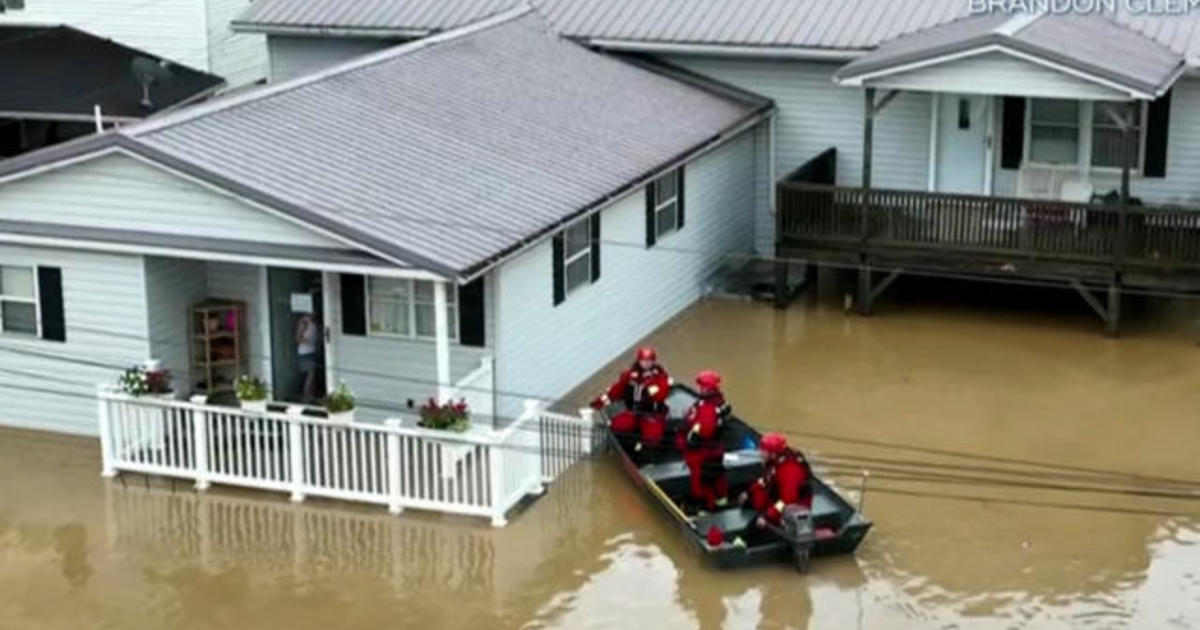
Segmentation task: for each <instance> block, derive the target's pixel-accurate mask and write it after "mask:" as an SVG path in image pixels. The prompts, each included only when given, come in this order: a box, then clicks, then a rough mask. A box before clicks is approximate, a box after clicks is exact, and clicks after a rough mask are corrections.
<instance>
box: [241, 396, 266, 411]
mask: <svg viewBox="0 0 1200 630" xmlns="http://www.w3.org/2000/svg"><path fill="white" fill-rule="evenodd" d="M238 402H240V403H241V404H242V409H243V410H244V411H253V412H255V413H266V412H267V400H266V399H265V398H264V399H262V400H241V401H238Z"/></svg>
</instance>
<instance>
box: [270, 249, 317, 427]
mask: <svg viewBox="0 0 1200 630" xmlns="http://www.w3.org/2000/svg"><path fill="white" fill-rule="evenodd" d="M267 285H268V291H269V293H270V296H271V390H272V397H273V398H274V399H275V400H283V401H288V402H298V403H315V402H316V401H318V400H320V399H321V398H323V397H324V396H325V365H324V364H325V333H324V329H325V322H324V321H322V319H323V313H324V309H323V304H322V302H323V297H324V296H323V295H322V294H321V286H322V284H321V273H320V272H318V271H307V270H302V269H276V268H271V269H268V270H267Z"/></svg>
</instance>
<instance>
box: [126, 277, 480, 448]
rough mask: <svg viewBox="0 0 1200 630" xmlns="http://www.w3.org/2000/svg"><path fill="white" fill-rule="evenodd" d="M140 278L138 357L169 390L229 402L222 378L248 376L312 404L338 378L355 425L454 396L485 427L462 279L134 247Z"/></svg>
mask: <svg viewBox="0 0 1200 630" xmlns="http://www.w3.org/2000/svg"><path fill="white" fill-rule="evenodd" d="M144 275H145V282H146V304H147V310H148V312H147V322H148V331H149V344H148V345H149V352H150V357H151V358H152V359H154V360H156V361H158V362H159V363H161V364H162V365H163V367H165V368H166V369H168V370H169V371H170V373H171V374H172V377H173V384H174V388H175V396H176V397H177V398H179V399H189V400H190V399H195V400H202V401H204V402H206V403H211V404H217V405H231V406H236V405H237V404H238V401H237V399H236V396H235V394H234V387H233V386H234V383H235V381H236V380H237V378H238V377H240V376H243V375H249V376H252V377H256V378H259V379H262V380H263V381H264V382H265V383H266V384H267V387H268V389H269V390H270V397H269V400H270V401H272V402H273V403H279V404H281V405H283V404H298V405H304V406H308V407H312V408H318V407H320V405H321V403H322V401H323V400H324V399H325V397H326V395H327V394H328V393H329V392H330V391H331V390H332V389H333V388H335V387H336V386H337V385H338V384H340V383H345V384H346V385H347V386H348V387H349V388H350V390H351V391H353V392H354V394H355V396H356V398H357V399H358V406H357V409H356V421H359V422H369V423H374V424H380V423H382V422H383V420H384V419H385V418H387V417H389V416H393V415H397V414H400V413H407V414H409V415H413V414H415V411H416V407H417V406H419V405H420V404H422V403H423V402H425V401H426V400H428V399H430V398H436V399H439V400H449V399H451V398H453V399H455V400H457V399H460V398H466V399H469V400H468V402H469V405H470V409H471V412H472V420H473V423H474V424H477V425H481V426H485V427H486V428H491V426H492V425H493V422H494V417H493V415H494V413H493V409H494V403H493V392H492V390H493V380H492V363H493V359H492V355H491V349H490V347H489V346H488V344H486V343H485V342H484V340H483V339H482V338H479V337H472V334H473V333H472V332H471V331H467V333H466V335H465V336H464V335H463V327H464V326H466V327H468V328H469V327H470V326H472V325H474V324H472V323H471V322H468V321H465V320H467V319H469V318H471V317H473V315H471V314H470V313H468V312H467V311H472V312H477V313H480V314H481V313H482V312H483V310H484V309H485V308H486V305H485V304H483V299H484V297H485V296H483V295H482V293H480V294H479V295H469V294H470V292H471V290H472V289H471V288H470V287H468V288H467V289H464V290H461V291H460V288H459V287H458V285H457V284H453V283H448V282H445V281H441V280H439V279H436V278H433V277H432V276H430V275H429V274H425V273H423V272H414V271H411V270H397V269H388V268H386V267H382V266H362V265H360V266H354V265H349V264H337V263H335V262H333V261H320V260H310V261H288V260H283V259H279V258H275V259H263V260H247V259H244V258H243V259H234V260H231V259H208V260H204V259H200V258H184V257H168V256H157V255H155V256H146V257H145V258H144ZM464 298H465V299H464ZM460 299H464V300H463V301H465V302H467V304H464V305H463V306H460ZM473 300H474V301H477V302H478V305H477V306H472V305H471V304H470V302H472V301H473ZM460 314H461V315H460Z"/></svg>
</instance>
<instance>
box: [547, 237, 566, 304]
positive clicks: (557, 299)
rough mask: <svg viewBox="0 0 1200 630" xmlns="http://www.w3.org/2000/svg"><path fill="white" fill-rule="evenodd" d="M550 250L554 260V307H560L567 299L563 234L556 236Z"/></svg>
mask: <svg viewBox="0 0 1200 630" xmlns="http://www.w3.org/2000/svg"><path fill="white" fill-rule="evenodd" d="M550 249H551V250H552V251H551V252H550V256H551V257H552V258H554V273H553V274H552V275H553V276H554V305H555V306H558V305H559V304H562V301H563V300H564V299H566V297H567V281H566V278H565V277H563V273H564V272H565V270H564V269H563V232H559V233H558V234H556V235H554V238H553V239H552V240H551V248H550Z"/></svg>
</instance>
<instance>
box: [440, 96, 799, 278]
mask: <svg viewBox="0 0 1200 630" xmlns="http://www.w3.org/2000/svg"><path fill="white" fill-rule="evenodd" d="M776 111H777V110H776V107H775V102H774V101H767V102H765V103H764V104H762V105H761V106H760V107H758V108H756V109H755V110H754V111H752V112H750V113H749V114H747V115H746V116H743V117H742V118H740V119H738V121H737V122H735V123H733V124H731V125H729V126H728V127H726V128H725V129H723V130H721V131H719V132H718V133H717V134H715V135H713V136H712V137H710V138H708V139H706V140H705V141H703V142H701V143H699V144H697V145H695V146H693V147H691V148H689V149H688V150H686V151H684V152H683V153H681V154H679V155H677V156H676V157H674V158H672V159H671V160H670V161H668V162H666V163H664V164H661V165H659V166H658V167H657V168H655V169H653V170H651V171H649V172H646V173H643V174H642V175H640V176H638V177H637V178H635V179H633V180H631V181H630V182H628V183H626V184H625V185H623V186H620V187H618V188H616V189H614V190H612V191H611V192H609V193H608V194H606V195H604V196H603V197H601V198H599V199H596V200H594V201H592V202H591V203H589V204H587V205H585V206H583V207H581V208H580V209H579V210H577V211H576V212H573V213H571V214H570V215H568V216H566V217H564V218H562V219H559V220H558V221H555V222H554V223H552V224H550V225H547V226H545V227H543V228H542V229H540V230H537V231H536V232H534V233H533V234H530V235H529V236H527V237H525V238H523V239H521V240H520V241H519V242H517V243H514V244H513V245H512V246H511V247H508V248H506V249H504V250H503V251H501V252H499V253H497V254H495V255H493V256H490V257H488V258H487V259H485V260H483V261H481V262H479V263H476V264H474V265H472V266H471V267H468V268H467V269H465V270H463V272H462V273H461V278H462V281H463V282H470V281H472V280H474V279H476V278H479V277H481V276H483V275H485V274H487V273H488V272H489V271H491V270H492V269H494V268H496V267H498V266H499V265H501V264H503V263H504V262H505V261H506V260H509V259H511V258H514V257H516V256H518V255H520V254H521V253H523V252H525V251H526V250H528V249H530V248H532V247H534V246H536V245H538V244H539V243H541V242H542V241H544V240H546V239H547V238H549V237H550V236H551V235H553V234H554V233H555V232H557V231H558V230H560V229H562V228H564V227H566V226H567V225H568V224H570V223H573V222H575V221H579V220H580V219H583V218H584V217H587V216H591V215H592V214H595V213H597V212H601V211H603V210H604V209H605V208H607V207H609V206H610V205H612V204H613V203H615V202H616V201H618V200H620V199H622V198H624V197H625V196H626V195H628V194H630V193H632V192H634V191H636V190H638V189H639V188H641V187H643V186H645V185H647V184H648V183H650V182H652V181H654V180H655V179H656V178H658V177H661V176H662V175H663V174H664V173H667V172H669V171H671V170H673V169H676V168H679V167H680V166H682V165H685V164H688V163H690V162H692V161H694V160H696V159H697V158H699V157H700V156H701V155H704V154H705V153H708V152H709V151H712V150H714V149H716V148H717V147H719V146H721V145H723V144H725V143H726V142H727V141H729V140H730V139H732V138H735V137H737V136H738V135H741V134H742V133H743V132H745V131H746V130H747V129H751V128H753V127H754V126H755V125H757V124H759V123H761V122H762V121H764V120H766V119H768V118H770V117H772V116H774V115H775V113H776Z"/></svg>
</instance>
